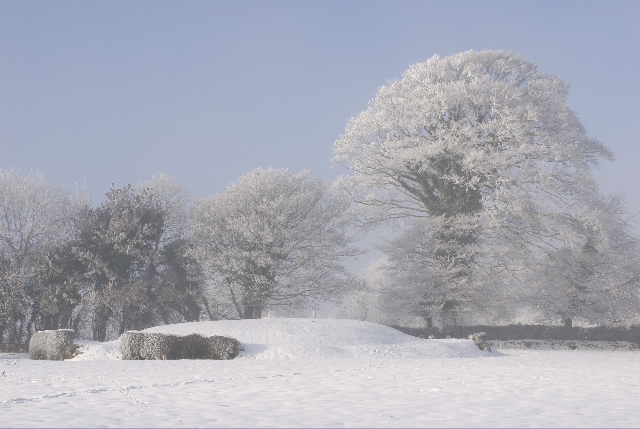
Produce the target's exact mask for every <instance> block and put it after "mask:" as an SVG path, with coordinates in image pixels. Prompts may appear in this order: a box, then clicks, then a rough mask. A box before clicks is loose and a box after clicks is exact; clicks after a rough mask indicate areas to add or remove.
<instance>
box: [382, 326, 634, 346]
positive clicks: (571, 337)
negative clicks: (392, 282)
mask: <svg viewBox="0 0 640 429" xmlns="http://www.w3.org/2000/svg"><path fill="white" fill-rule="evenodd" d="M393 328H395V329H397V330H399V331H401V332H404V333H405V334H408V335H413V336H414V337H422V338H429V336H431V335H433V337H434V338H444V337H446V335H443V334H442V332H441V331H440V330H439V329H438V328H428V329H415V328H404V327H401V326H393ZM477 332H486V333H487V339H488V340H503V341H506V340H558V341H629V342H631V343H635V344H640V326H630V327H609V326H597V327H594V328H578V327H571V328H569V327H565V326H545V325H508V326H485V325H477V326H456V327H455V330H454V331H453V333H452V334H451V337H452V338H468V337H469V335H472V334H475V333H477Z"/></svg>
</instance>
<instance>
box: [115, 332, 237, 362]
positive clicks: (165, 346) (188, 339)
mask: <svg viewBox="0 0 640 429" xmlns="http://www.w3.org/2000/svg"><path fill="white" fill-rule="evenodd" d="M240 350H241V347H240V342H239V341H238V340H236V339H234V338H229V337H224V336H221V335H214V336H212V337H203V336H202V335H198V334H191V335H187V336H183V337H180V336H177V335H167V334H156V333H149V332H139V331H128V332H125V333H124V334H122V335H121V336H120V352H121V353H122V359H123V360H165V359H167V360H174V359H217V360H226V359H233V358H234V357H236V356H237V355H238V353H240Z"/></svg>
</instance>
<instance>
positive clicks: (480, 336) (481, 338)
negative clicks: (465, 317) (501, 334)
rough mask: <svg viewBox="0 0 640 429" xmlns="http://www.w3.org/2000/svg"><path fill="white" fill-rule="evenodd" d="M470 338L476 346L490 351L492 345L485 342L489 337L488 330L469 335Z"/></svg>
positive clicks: (484, 350)
mask: <svg viewBox="0 0 640 429" xmlns="http://www.w3.org/2000/svg"><path fill="white" fill-rule="evenodd" d="M469 339H470V340H471V341H473V342H474V344H475V345H476V346H478V348H479V349H480V350H482V351H483V352H490V351H491V347H490V346H489V345H488V344H487V343H486V342H485V340H486V339H487V333H486V332H478V333H477V334H471V335H469Z"/></svg>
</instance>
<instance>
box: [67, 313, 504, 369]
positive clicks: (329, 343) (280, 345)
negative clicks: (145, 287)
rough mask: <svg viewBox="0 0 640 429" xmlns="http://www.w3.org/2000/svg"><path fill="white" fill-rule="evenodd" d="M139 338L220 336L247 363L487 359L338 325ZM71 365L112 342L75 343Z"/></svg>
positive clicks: (458, 343) (192, 327)
mask: <svg viewBox="0 0 640 429" xmlns="http://www.w3.org/2000/svg"><path fill="white" fill-rule="evenodd" d="M142 332H157V333H163V334H173V335H189V334H200V335H204V336H210V335H226V336H229V337H233V338H235V339H237V340H238V341H240V343H241V344H242V347H243V348H244V351H242V352H240V357H242V358H249V359H287V360H290V359H303V360H318V359H371V358H373V359H384V358H393V359H398V358H402V359H412V358H416V359H424V358H450V357H471V358H477V357H487V356H496V355H500V353H497V352H493V353H485V352H483V351H481V350H479V349H478V348H477V347H476V346H475V344H474V343H473V341H470V340H458V339H451V340H425V339H422V338H416V337H412V336H410V335H406V334H403V333H402V332H400V331H397V330H395V329H393V328H389V327H388V326H384V325H378V324H376V323H370V322H361V321H357V320H341V319H256V320H219V321H214V322H192V323H179V324H176V325H164V326H156V327H153V328H149V329H146V330H144V331H142ZM77 343H79V345H80V352H81V354H80V355H78V356H77V357H75V358H74V359H73V360H102V359H120V358H121V354H120V351H119V350H118V341H117V340H115V341H110V342H105V343H97V342H94V341H78V342H77Z"/></svg>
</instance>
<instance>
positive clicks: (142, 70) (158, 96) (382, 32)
mask: <svg viewBox="0 0 640 429" xmlns="http://www.w3.org/2000/svg"><path fill="white" fill-rule="evenodd" d="M469 49H474V50H483V49H504V50H510V51H513V52H516V53H520V54H522V55H523V56H524V58H525V59H527V60H529V61H533V62H536V63H537V64H538V66H539V68H540V69H541V70H542V71H543V72H545V73H548V74H557V75H559V76H561V77H562V78H564V79H565V81H566V82H567V83H569V84H571V86H572V89H571V94H570V97H569V104H570V106H571V108H572V109H574V110H576V111H577V112H578V113H579V117H580V119H581V120H582V122H583V124H584V125H585V126H586V128H587V130H588V131H589V134H590V135H591V136H593V137H596V138H599V139H600V140H602V141H603V142H605V143H606V144H607V145H608V146H609V147H610V148H612V149H613V150H614V152H615V153H616V156H617V161H616V162H615V163H610V164H607V165H604V166H603V168H602V170H601V171H600V172H599V173H598V177H599V178H600V179H601V182H602V186H603V189H604V190H605V191H609V192H610V191H622V192H624V194H625V195H626V198H627V200H628V201H629V206H630V209H632V210H633V211H636V212H638V211H640V179H639V174H640V145H639V144H638V143H639V137H638V126H639V125H640V1H611V0H610V1H606V2H605V1H526V2H525V1H473V2H466V1H446V2H445V1H401V0H397V1H266V0H263V1H256V2H250V1H244V2H243V1H233V2H231V1H175V2H162V1H153V2H148V1H135V2H133V1H131V2H130V1H108V2H106V1H90V2H87V1H46V2H45V1H37V2H36V1H7V0H0V168H10V167H13V168H14V169H20V170H23V171H25V170H37V171H39V172H41V173H42V174H44V175H45V176H46V177H47V178H48V179H50V180H51V181H53V182H57V183H60V184H64V185H67V186H70V187H72V186H73V185H74V183H79V184H82V183H83V182H84V181H86V184H87V187H88V188H89V189H90V190H91V192H92V195H93V197H94V200H95V201H96V202H97V203H99V202H101V201H102V200H103V196H104V193H105V192H106V191H107V190H108V188H109V186H110V184H111V182H115V184H116V186H124V185H126V184H127V183H136V182H138V181H139V180H146V179H148V178H150V176H151V174H152V173H154V172H158V171H164V172H165V173H167V174H169V175H172V176H175V177H176V178H177V179H178V180H179V181H180V182H182V183H183V184H185V185H186V186H187V188H188V189H189V190H190V191H191V192H192V194H193V195H194V196H209V195H212V194H215V193H216V192H219V191H222V190H224V188H225V187H226V186H227V185H228V184H229V183H230V182H231V181H233V180H234V179H235V178H237V177H238V176H240V175H243V174H245V173H247V172H249V171H250V170H252V169H254V168H257V167H270V166H274V167H288V168H289V169H291V170H292V171H293V172H298V171H300V170H302V169H310V170H311V171H312V174H313V175H315V176H322V177H325V178H328V179H333V178H335V177H336V176H337V175H338V174H343V173H344V170H342V169H341V168H339V167H334V168H333V169H332V168H331V163H330V158H331V153H332V146H333V142H334V141H335V140H336V139H337V138H338V137H339V135H340V134H341V133H342V132H343V131H344V128H345V125H346V123H347V120H348V119H349V118H350V117H352V116H355V115H357V114H358V113H359V112H360V111H362V110H363V109H365V108H366V106H367V102H368V101H369V100H370V99H371V98H373V97H374V95H375V93H376V91H377V88H378V87H379V86H381V85H384V84H386V83H387V81H389V80H391V79H394V78H398V77H400V76H401V74H402V72H403V71H404V70H406V69H407V68H408V67H409V66H410V65H411V64H413V63H416V62H421V61H425V60H427V59H428V58H430V57H431V56H433V55H435V54H439V55H441V56H447V55H451V54H454V53H458V52H462V51H466V50H469Z"/></svg>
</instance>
